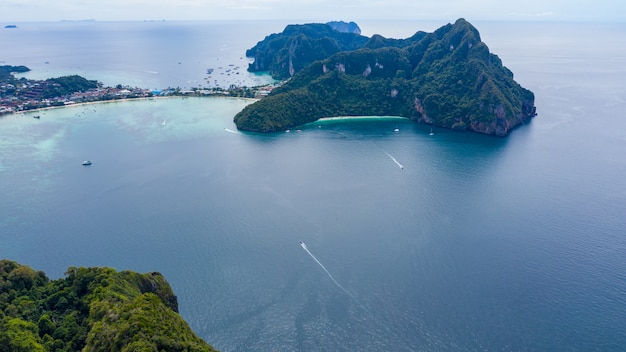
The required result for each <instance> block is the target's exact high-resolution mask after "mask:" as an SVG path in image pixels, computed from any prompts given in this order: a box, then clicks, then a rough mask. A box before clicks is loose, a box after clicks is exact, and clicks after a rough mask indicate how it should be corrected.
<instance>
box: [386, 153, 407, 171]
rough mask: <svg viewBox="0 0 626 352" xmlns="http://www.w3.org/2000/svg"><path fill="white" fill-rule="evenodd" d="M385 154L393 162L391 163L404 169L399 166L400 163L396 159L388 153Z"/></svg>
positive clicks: (401, 166)
mask: <svg viewBox="0 0 626 352" xmlns="http://www.w3.org/2000/svg"><path fill="white" fill-rule="evenodd" d="M385 154H387V156H388V157H390V158H391V160H393V162H394V163H396V165H398V167H399V168H401V169H404V165H402V164H400V162H399V161H398V160H396V158H394V157H393V156H391V154H389V153H385Z"/></svg>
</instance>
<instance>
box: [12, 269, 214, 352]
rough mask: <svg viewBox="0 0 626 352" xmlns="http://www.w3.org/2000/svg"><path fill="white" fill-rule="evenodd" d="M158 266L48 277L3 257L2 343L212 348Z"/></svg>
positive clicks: (21, 347) (59, 347) (30, 347)
mask: <svg viewBox="0 0 626 352" xmlns="http://www.w3.org/2000/svg"><path fill="white" fill-rule="evenodd" d="M177 312H178V303H177V300H176V296H174V294H173V292H172V289H171V288H170V286H169V284H168V283H167V281H166V280H165V278H164V277H163V276H162V275H161V274H159V273H148V274H139V273H135V272H131V271H122V272H117V271H115V270H113V269H110V268H74V267H71V268H69V269H68V270H67V273H66V277H65V278H62V279H58V280H50V279H48V278H47V277H46V275H45V274H44V273H43V272H41V271H35V270H33V269H31V268H30V267H28V266H25V265H20V264H18V263H15V262H13V261H9V260H0V351H2V352H4V351H103V352H104V351H214V349H213V348H212V347H211V346H210V345H208V344H207V343H206V342H204V341H203V340H202V339H200V338H199V337H198V336H196V335H195V334H194V332H193V331H192V330H191V329H190V328H189V326H188V325H187V323H186V322H185V321H184V320H183V319H182V318H181V317H180V315H179V314H178V313H177Z"/></svg>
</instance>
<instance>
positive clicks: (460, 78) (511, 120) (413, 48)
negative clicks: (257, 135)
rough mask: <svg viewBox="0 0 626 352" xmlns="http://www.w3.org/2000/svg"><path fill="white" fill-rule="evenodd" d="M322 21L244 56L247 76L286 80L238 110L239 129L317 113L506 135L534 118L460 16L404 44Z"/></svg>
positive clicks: (525, 98) (271, 126) (292, 122)
mask: <svg viewBox="0 0 626 352" xmlns="http://www.w3.org/2000/svg"><path fill="white" fill-rule="evenodd" d="M359 33H360V30H359V31H358V32H357V31H352V32H340V31H337V30H335V29H333V27H331V26H330V25H328V24H305V25H289V26H287V27H286V28H285V30H284V31H283V32H282V33H278V34H272V35H269V36H267V37H266V38H265V39H264V40H263V41H260V42H259V43H257V45H256V46H254V47H253V48H251V49H250V50H248V51H247V52H246V55H247V56H249V57H252V58H254V62H253V63H251V64H250V67H249V70H250V71H260V70H265V71H269V72H270V73H271V74H272V76H273V77H274V78H277V79H283V80H286V82H285V83H284V84H283V85H282V86H280V87H278V88H276V89H274V90H273V91H272V92H271V93H270V94H269V95H268V96H267V97H266V98H264V99H262V100H259V101H257V102H256V103H254V104H251V105H249V106H247V107H246V108H244V110H243V111H241V112H240V113H238V114H237V115H236V116H235V118H234V121H235V123H236V125H237V127H238V128H239V129H240V130H246V131H255V132H273V131H281V130H286V129H289V128H293V127H296V126H299V125H303V124H306V123H309V122H313V121H316V120H318V119H320V118H323V117H333V116H402V117H407V118H409V119H411V120H414V121H417V122H420V123H426V124H431V125H434V126H440V127H445V128H450V129H454V130H467V131H474V132H479V133H484V134H490V135H496V136H505V135H507V134H508V133H509V132H510V131H511V130H512V129H513V128H515V127H516V126H519V125H521V124H524V123H527V122H529V121H530V120H531V119H532V117H534V116H535V115H536V109H535V106H534V101H535V97H534V94H533V93H532V92H531V91H529V90H527V89H525V88H523V87H521V86H520V85H519V84H518V83H517V82H515V81H514V79H513V73H512V72H511V71H510V70H509V69H507V68H506V67H504V66H503V65H502V62H501V60H500V59H499V58H498V56H496V55H494V54H492V53H490V52H489V49H488V47H487V45H486V44H485V43H483V42H482V41H481V39H480V35H479V33H478V31H477V30H476V28H474V27H473V26H472V25H471V24H470V23H469V22H467V21H466V20H464V19H459V20H457V21H456V22H455V23H454V24H447V25H445V26H443V27H441V28H439V29H437V30H436V31H434V32H433V33H426V32H422V31H419V32H417V33H416V34H415V35H413V36H412V37H410V38H407V39H389V38H384V37H382V36H380V35H374V36H372V37H371V38H368V37H365V36H362V35H360V34H359Z"/></svg>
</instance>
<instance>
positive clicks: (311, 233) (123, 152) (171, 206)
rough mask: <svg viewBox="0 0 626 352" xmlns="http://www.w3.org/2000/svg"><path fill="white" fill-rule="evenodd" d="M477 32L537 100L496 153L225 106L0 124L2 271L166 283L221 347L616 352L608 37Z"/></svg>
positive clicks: (613, 123)
mask: <svg viewBox="0 0 626 352" xmlns="http://www.w3.org/2000/svg"><path fill="white" fill-rule="evenodd" d="M388 25H389V24H388ZM478 29H479V30H480V31H481V34H483V40H485V41H486V42H487V44H488V45H489V46H490V48H491V49H492V50H494V51H495V52H496V53H497V54H499V55H501V58H502V59H503V61H504V63H505V65H507V64H508V63H511V64H510V65H512V66H509V67H510V68H511V69H512V70H513V71H514V72H515V73H516V78H517V79H518V81H520V82H521V83H522V85H524V86H525V87H527V88H529V89H531V90H533V91H534V92H535V94H536V96H537V107H538V111H539V116H538V117H537V118H536V119H535V120H534V121H533V122H532V123H531V124H529V125H527V126H524V127H522V128H520V129H517V130H515V131H514V132H513V133H512V134H511V135H510V136H509V137H508V138H505V139H498V138H492V137H487V136H481V135H475V134H468V133H456V132H451V131H445V130H441V129H435V131H434V132H435V133H434V135H432V136H430V135H429V130H430V128H428V127H426V126H422V125H416V124H414V123H412V122H410V121H407V120H403V119H396V118H379V119H361V120H355V119H350V120H331V121H323V122H319V123H314V124H310V125H307V126H304V127H302V128H301V129H300V131H296V130H292V131H291V132H290V133H276V134H268V135H259V134H248V133H239V132H237V131H236V129H235V126H234V125H233V123H232V117H233V116H234V115H235V113H236V112H237V111H239V110H241V109H242V108H243V107H244V106H245V105H246V104H249V103H250V101H249V100H240V99H213V98H211V99H197V98H187V99H182V98H173V99H157V100H145V101H128V102H118V103H111V104H96V105H85V106H76V107H70V108H65V109H57V110H48V111H45V112H39V113H38V114H39V115H41V119H39V120H36V119H33V118H32V117H31V115H32V114H30V115H29V114H24V115H13V116H5V117H2V118H0V179H1V182H0V194H2V201H1V202H0V214H2V217H0V243H1V246H0V256H2V257H3V258H10V259H14V260H18V261H20V262H22V263H25V264H28V265H31V266H33V267H34V268H37V269H41V270H44V271H46V272H47V273H48V274H49V275H50V276H52V277H59V276H61V275H62V274H63V271H64V270H65V269H66V268H67V267H68V266H92V265H106V266H112V267H115V268H117V269H120V270H123V269H132V270H138V271H142V272H146V271H160V272H162V273H163V274H164V275H166V277H167V278H168V280H169V281H170V283H171V284H172V286H173V288H174V290H175V292H176V293H177V294H178V296H179V303H180V310H181V314H182V315H183V317H184V318H185V319H186V320H187V321H188V322H189V323H190V324H191V326H192V328H193V329H194V330H195V331H196V332H197V333H198V334H199V335H200V336H202V337H203V338H205V339H206V340H207V341H209V342H210V343H212V344H213V345H215V346H216V347H217V348H219V349H220V350H222V351H244V350H258V351H274V350H281V351H283V350H285V351H302V350H311V349H312V350H318V349H326V350H337V351H358V350H373V349H384V350H395V351H416V350H428V351H433V350H434V351H454V350H457V351H466V350H515V351H517V350H555V351H558V350H584V351H587V350H606V351H611V350H612V351H620V350H624V348H625V347H626V334H625V333H624V331H623V321H625V320H626V276H625V274H624V273H625V272H626V259H625V258H626V256H625V255H624V254H625V251H626V239H625V238H624V229H626V220H625V219H624V216H623V214H625V213H626V191H625V190H626V181H625V180H624V178H623V175H624V173H625V171H626V159H625V158H624V156H623V155H622V153H621V151H623V150H625V147H626V138H625V137H624V133H623V128H621V127H622V126H624V122H623V121H621V120H622V119H621V116H620V114H619V113H618V112H619V111H622V110H623V108H624V104H625V103H624V102H625V101H626V90H625V89H624V86H623V81H624V79H625V78H626V71H625V70H624V69H623V67H626V66H624V65H623V64H624V63H625V62H624V61H626V55H624V54H623V52H622V51H623V48H624V46H619V47H618V46H616V44H620V43H621V41H623V39H622V38H623V36H622V35H621V34H620V33H623V28H622V27H621V26H608V25H601V26H592V25H587V26H586V27H580V26H571V25H570V26H569V27H564V26H563V25H562V24H560V25H559V26H553V25H550V24H543V25H542V26H538V25H537V24H533V25H532V26H530V25H524V24H508V25H506V26H505V25H504V24H494V23H491V24H489V25H485V27H480V26H478ZM533 38H534V39H533ZM259 39H260V38H259ZM492 43H493V44H492ZM619 48H622V49H619ZM607 126H608V127H607ZM395 129H398V131H397V132H395V131H394V130H395ZM85 159H89V160H92V161H93V165H92V166H90V167H83V166H82V165H81V162H82V161H83V160H85ZM394 159H395V161H394ZM398 163H399V164H401V165H402V166H403V168H400V167H399V166H398ZM300 241H303V242H304V243H306V245H307V248H308V249H309V250H310V252H311V253H312V254H313V255H314V256H315V257H316V258H317V259H318V260H319V264H322V265H323V266H324V268H325V269H326V270H327V271H328V272H326V271H324V270H323V268H322V267H321V266H320V265H319V264H318V263H317V262H316V261H315V260H314V259H313V258H312V257H311V256H309V254H308V253H307V252H306V251H304V250H303V248H302V247H301V246H300V244H299V242H300ZM329 274H330V276H332V278H331V277H330V276H329ZM333 279H334V280H335V281H336V283H335V282H334V281H333Z"/></svg>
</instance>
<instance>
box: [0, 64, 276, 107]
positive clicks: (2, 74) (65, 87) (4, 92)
mask: <svg viewBox="0 0 626 352" xmlns="http://www.w3.org/2000/svg"><path fill="white" fill-rule="evenodd" d="M29 71H30V69H29V68H28V67H26V66H10V65H4V66H0V115H5V114H12V113H16V112H24V111H32V110H36V109H45V108H51V107H62V106H68V105H74V104H80V103H88V102H107V101H117V100H125V99H138V98H154V97H168V96H183V97H189V96H195V97H208V96H222V97H233V98H261V97H263V96H265V95H267V93H268V92H269V91H271V90H272V89H273V88H274V85H273V84H266V85H261V86H254V87H247V86H243V87H240V86H235V85H230V87H228V88H221V87H214V88H200V87H193V88H191V89H181V88H180V87H176V88H166V89H153V90H151V89H145V88H140V87H130V86H127V85H122V84H117V85H116V86H114V87H105V86H104V85H103V84H102V83H101V82H98V81H95V80H88V79H86V78H84V77H81V76H78V75H69V76H62V77H57V78H48V79H45V80H32V79H26V78H24V77H21V78H17V77H15V74H20V73H25V72H29Z"/></svg>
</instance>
